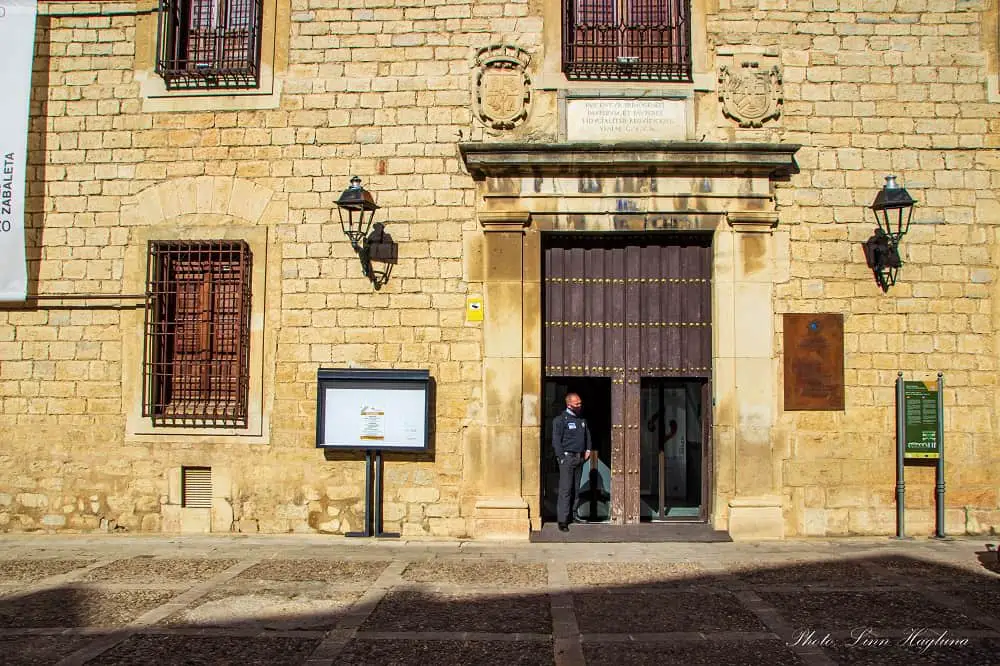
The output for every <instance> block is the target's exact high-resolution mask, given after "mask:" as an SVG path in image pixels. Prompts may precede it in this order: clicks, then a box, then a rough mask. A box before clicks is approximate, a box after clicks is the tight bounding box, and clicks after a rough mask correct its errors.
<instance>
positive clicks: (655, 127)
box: [566, 99, 687, 141]
mask: <svg viewBox="0 0 1000 666" xmlns="http://www.w3.org/2000/svg"><path fill="white" fill-rule="evenodd" d="M686 138H687V103H686V102H685V101H684V100H676V99H570V100H566V139H567V140H568V141H609V140H615V141H648V140H684V139H686Z"/></svg>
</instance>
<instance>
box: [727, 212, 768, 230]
mask: <svg viewBox="0 0 1000 666" xmlns="http://www.w3.org/2000/svg"><path fill="white" fill-rule="evenodd" d="M726 221H727V222H729V226H730V227H732V228H733V230H734V231H742V232H744V233H768V234H769V233H771V232H773V231H774V229H775V227H777V226H778V213H777V211H770V210H767V211H764V210H738V211H729V212H728V213H726Z"/></svg>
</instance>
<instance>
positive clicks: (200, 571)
mask: <svg viewBox="0 0 1000 666" xmlns="http://www.w3.org/2000/svg"><path fill="white" fill-rule="evenodd" d="M236 562H237V560H234V559H204V558H194V557H190V558H175V557H171V558H157V557H151V556H139V557H130V558H128V559H122V560H118V561H116V562H112V563H111V564H106V565H104V566H103V567H98V568H97V569H94V570H92V571H90V572H88V573H87V574H86V575H85V576H83V578H82V580H85V581H107V582H114V583H128V582H141V583H161V582H174V581H189V580H190V581H197V580H205V579H206V578H211V577H212V576H214V575H215V574H217V573H219V572H221V571H225V570H226V569H228V568H229V567H231V566H233V565H234V564H236Z"/></svg>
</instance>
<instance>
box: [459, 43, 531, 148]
mask: <svg viewBox="0 0 1000 666" xmlns="http://www.w3.org/2000/svg"><path fill="white" fill-rule="evenodd" d="M529 62H531V56H530V55H529V54H528V52H527V51H525V50H524V49H522V48H520V47H518V46H512V45H509V44H495V45H493V46H487V47H484V48H482V49H480V50H479V51H478V52H477V53H476V64H475V67H476V72H475V77H474V83H475V90H474V94H473V105H474V111H475V115H476V117H477V118H478V119H479V120H480V122H482V123H483V124H484V125H486V126H487V127H488V128H490V129H492V130H510V129H514V128H515V127H517V126H518V125H519V124H521V123H522V122H524V119H525V118H527V117H528V111H529V110H530V108H531V80H530V79H529V78H528V71H527V70H528V63H529Z"/></svg>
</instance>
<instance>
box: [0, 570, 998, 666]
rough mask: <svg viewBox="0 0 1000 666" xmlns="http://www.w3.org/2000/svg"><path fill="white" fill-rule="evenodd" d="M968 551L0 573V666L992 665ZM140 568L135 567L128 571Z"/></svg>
mask: <svg viewBox="0 0 1000 666" xmlns="http://www.w3.org/2000/svg"><path fill="white" fill-rule="evenodd" d="M977 556H978V557H979V560H980V563H981V565H982V566H979V565H978V563H976V562H969V563H968V566H954V565H950V564H945V563H942V562H937V561H931V560H925V559H919V558H916V557H911V556H908V555H901V554H898V553H893V554H885V555H877V556H866V557H844V558H828V559H822V560H817V559H812V560H805V559H803V560H802V561H794V562H787V561H786V562H783V563H781V564H778V565H775V566H770V565H768V564H766V563H764V562H763V561H750V562H727V563H726V566H725V567H720V566H718V563H709V562H701V563H699V562H694V561H688V562H681V563H678V562H664V561H661V560H646V561H635V562H624V561H596V562H568V563H566V569H567V572H568V584H563V585H558V584H556V583H554V582H553V578H552V573H551V572H550V571H548V569H547V568H546V565H545V564H543V563H534V562H530V561H527V560H515V561H511V560H488V559H478V560H477V559H469V558H464V559H463V558H461V557H450V558H449V557H444V556H442V557H439V558H437V559H433V560H427V561H423V562H415V563H411V564H410V565H409V566H408V568H407V569H406V570H404V571H403V574H402V576H401V578H394V579H392V580H391V581H390V582H389V583H388V584H389V585H391V587H389V589H384V588H383V586H384V585H386V579H385V577H384V576H383V577H382V578H379V576H380V575H382V574H384V572H385V570H386V567H387V566H388V564H389V562H388V561H385V560H382V561H370V562H366V561H364V560H340V561H330V562H326V563H324V562H323V561H321V560H291V559H288V560H271V561H268V562H266V563H264V564H261V565H256V566H255V567H251V568H249V569H247V570H246V571H243V572H242V573H239V574H237V575H235V576H232V577H230V579H229V580H223V581H222V582H220V583H218V584H217V585H215V586H214V587H211V588H206V589H205V590H202V591H204V594H202V595H201V596H198V597H197V598H194V596H196V595H194V594H192V593H191V592H189V590H190V589H191V588H192V587H193V586H194V585H197V584H198V582H197V581H192V580H187V581H184V580H182V578H183V569H184V568H185V567H190V568H191V569H193V570H199V571H201V572H202V573H201V574H200V575H201V579H202V580H208V579H209V578H210V577H211V575H217V574H213V571H215V570H217V569H219V568H220V567H221V565H220V567H215V569H213V568H212V567H211V566H207V567H206V566H205V563H206V562H207V563H209V564H211V560H207V559H203V560H194V559H192V560H190V561H189V562H188V561H185V560H172V561H171V562H172V564H171V565H170V566H172V567H173V569H176V570H177V573H174V574H170V573H169V570H170V569H169V567H160V570H158V571H157V569H156V566H155V565H156V562H157V561H156V560H146V562H145V563H143V562H142V561H141V558H132V559H128V560H120V561H118V562H116V563H114V564H115V565H119V564H120V566H119V567H118V568H117V569H116V568H114V567H112V568H110V569H108V570H107V571H106V572H104V574H101V570H97V572H96V573H97V574H99V575H96V576H94V575H91V574H88V577H86V578H85V580H82V581H80V582H73V583H65V584H62V585H56V586H53V587H48V588H42V589H35V590H33V591H30V592H19V591H18V589H17V587H16V585H13V584H10V581H5V582H7V583H8V585H7V587H6V590H7V591H6V592H0V595H2V596H0V664H48V663H56V662H58V661H59V660H60V659H61V658H64V657H66V656H68V655H72V654H74V653H75V652H77V651H78V650H82V649H85V648H86V647H87V646H88V645H90V644H91V643H92V642H93V641H96V640H101V639H103V638H104V637H106V636H107V635H109V634H110V633H111V632H114V631H119V630H122V629H123V628H126V626H127V625H128V626H127V629H126V631H127V632H128V633H127V634H123V635H122V640H120V641H119V642H117V644H114V645H113V646H111V647H110V648H109V649H107V650H105V651H104V652H102V653H100V654H98V655H97V656H96V657H95V658H94V659H93V660H91V661H89V662H87V663H92V664H239V665H241V666H245V665H248V664H301V663H304V662H305V661H306V660H307V659H308V658H309V657H310V655H311V654H313V652H314V651H315V650H317V648H319V649H320V653H322V654H325V655H335V657H336V658H335V659H333V660H332V663H336V664H366V665H369V664H420V665H421V666H426V665H429V664H463V665H464V664H487V665H490V664H496V665H498V666H499V665H501V664H502V665H503V666H507V665H509V664H553V663H556V654H557V653H558V654H559V657H560V658H559V661H560V662H562V663H576V662H575V661H574V659H573V657H574V655H575V657H576V658H577V659H578V658H579V656H580V653H581V652H582V656H583V658H584V659H585V661H586V663H588V664H658V665H659V664H683V665H685V666H689V665H693V664H718V665H729V664H733V665H736V664H746V665H754V666H756V665H757V664H769V665H774V666H777V665H783V664H813V663H839V664H963V665H969V666H972V665H977V664H982V665H984V666H985V665H986V664H990V665H991V666H992V665H993V664H996V663H997V657H996V656H997V655H998V654H1000V575H997V574H996V573H994V572H996V571H997V569H996V567H995V565H994V566H991V563H995V558H996V553H995V552H993V551H985V552H984V553H978V554H977ZM991 557H992V558H994V559H993V560H991V559H990V558H991ZM24 561H25V562H28V560H24ZM305 563H308V564H305ZM7 564H8V565H10V564H11V563H10V562H8V563H7ZM144 566H145V567H147V568H148V569H149V571H150V572H151V575H149V576H148V577H147V578H146V579H145V580H136V574H137V572H141V571H142V570H143V567H144ZM227 566H228V563H227ZM324 567H325V568H324ZM557 569H559V570H561V568H558V567H557ZM116 571H117V573H118V577H115V575H114V574H115V572H116ZM123 572H125V573H123ZM164 572H167V573H164ZM92 573H93V572H92ZM126 574H127V575H126ZM168 574H169V575H168ZM178 577H179V578H178ZM376 581H379V582H378V583H376ZM26 584H31V582H30V581H27V582H26ZM182 594H187V595H188V597H187V598H181V599H178V597H179V596H180V595H182ZM144 614H145V615H144ZM139 618H141V621H140V622H138V623H137V622H136V621H137V619H139ZM130 623H133V624H131V625H130ZM578 637H579V642H577V638H578ZM324 641H326V642H325V643H324ZM567 650H569V652H568V653H567V652H566V651H567ZM81 654H82V653H81ZM317 654H319V653H317ZM76 657H80V654H78V655H76ZM316 663H319V662H316Z"/></svg>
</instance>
